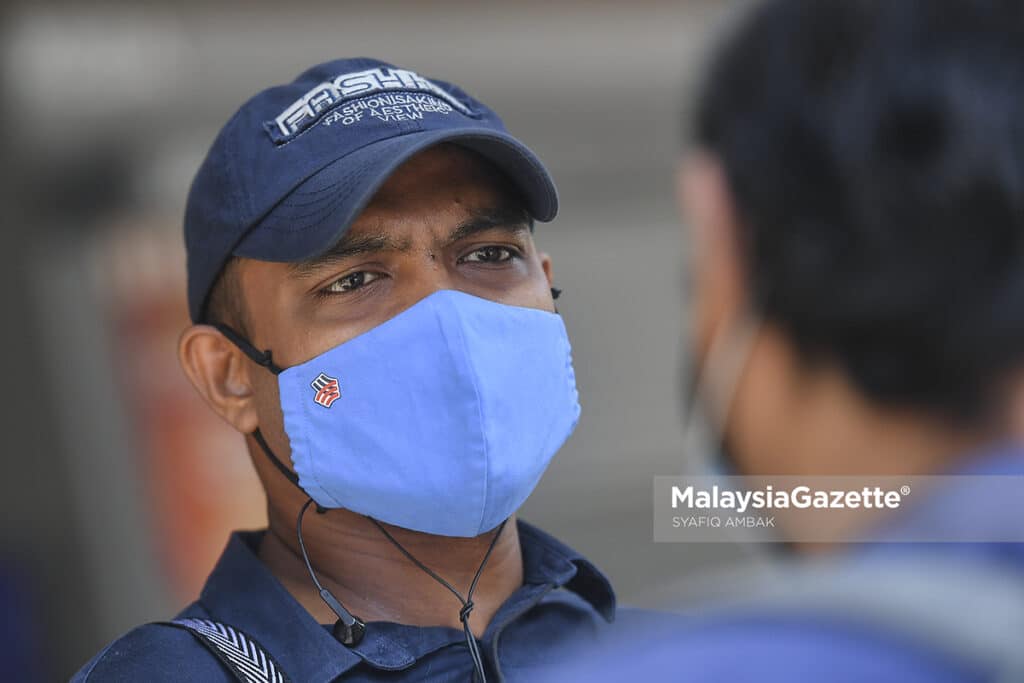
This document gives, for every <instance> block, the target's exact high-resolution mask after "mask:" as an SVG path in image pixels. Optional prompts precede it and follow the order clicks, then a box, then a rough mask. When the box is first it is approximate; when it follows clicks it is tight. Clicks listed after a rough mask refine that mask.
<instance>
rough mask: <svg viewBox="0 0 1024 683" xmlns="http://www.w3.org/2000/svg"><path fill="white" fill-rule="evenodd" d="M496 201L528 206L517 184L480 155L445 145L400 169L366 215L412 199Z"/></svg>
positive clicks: (431, 148)
mask: <svg viewBox="0 0 1024 683" xmlns="http://www.w3.org/2000/svg"><path fill="white" fill-rule="evenodd" d="M453 196H454V197H455V198H457V199H460V200H466V199H469V198H474V197H475V198H486V197H490V198H492V201H498V200H499V199H500V201H501V202H502V203H518V204H521V205H525V203H524V202H523V200H522V199H521V198H520V194H519V192H518V190H517V189H516V187H515V185H514V184H513V183H512V182H511V181H510V180H509V179H508V177H507V176H506V175H505V174H504V173H503V172H502V171H501V170H500V169H498V167H497V166H495V165H494V164H493V163H491V162H490V161H488V160H487V159H485V158H484V157H483V156H481V155H479V154H478V153H476V152H474V151H472V150H469V149H466V148H464V147H459V146H458V145H454V144H451V143H445V144H440V145H436V146H434V147H430V148H428V149H426V150H424V151H422V152H420V153H418V154H416V155H415V156H413V157H412V158H410V159H408V160H406V161H405V163H403V164H402V165H401V166H399V167H398V168H397V169H396V170H395V171H394V173H392V174H391V176H390V177H389V178H388V179H387V180H386V181H385V182H384V184H383V185H381V187H380V189H379V190H377V192H376V194H375V195H374V197H373V199H371V200H370V202H369V204H368V205H367V207H366V210H364V213H367V212H372V211H373V210H375V209H394V208H398V207H401V206H403V205H405V204H408V203H409V202H410V200H413V199H416V200H429V199H430V198H435V199H438V200H442V201H443V200H445V199H451V198H452V197H453Z"/></svg>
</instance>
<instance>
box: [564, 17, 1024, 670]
mask: <svg viewBox="0 0 1024 683" xmlns="http://www.w3.org/2000/svg"><path fill="white" fill-rule="evenodd" d="M1022 37H1024V6H1022V5H1021V3H1019V2H1008V1H1003V0H976V1H973V0H972V1H963V0H864V1H859V0H769V1H767V2H762V3H760V5H759V6H758V8H757V9H756V10H755V11H753V12H751V13H750V14H749V15H747V16H746V17H745V19H744V20H743V21H742V22H741V23H740V25H739V27H738V29H737V30H736V31H735V32H734V33H733V34H731V35H730V37H729V38H728V40H726V42H725V43H724V45H723V46H722V47H721V49H720V50H719V51H718V52H717V53H716V55H715V57H714V60H713V62H712V65H711V68H710V70H709V71H708V73H707V76H706V80H705V82H704V85H703V88H702V90H701V92H700V95H699V102H698V106H697V108H696V117H695V125H694V127H693V138H694V142H695V145H694V147H695V149H694V151H693V153H692V154H691V155H690V156H689V158H688V159H687V161H686V162H685V163H684V165H683V171H682V173H681V174H680V196H681V198H682V200H683V204H684V205H685V210H686V214H687V217H688V219H689V220H688V222H687V223H688V229H687V237H688V244H689V245H690V247H691V257H692V258H691V259H690V263H689V267H690V269H691V270H690V275H691V276H692V282H693V292H692V294H693V296H692V298H691V299H690V300H689V301H688V302H687V303H688V304H689V315H690V318H689V322H690V328H691V330H692V339H693V353H694V361H695V362H694V365H695V366H696V367H697V369H698V370H697V372H696V373H694V374H695V375H696V376H697V377H698V381H696V382H695V383H694V384H695V385H696V389H697V390H696V391H695V392H694V393H695V394H696V399H697V403H698V405H699V406H700V407H701V408H702V409H703V412H704V413H706V416H707V418H708V420H707V422H708V423H709V424H710V425H711V427H712V429H711V431H713V432H716V438H714V439H713V440H712V441H714V442H715V449H714V452H716V453H720V454H722V455H716V456H714V457H713V458H711V459H713V460H715V461H716V462H717V465H716V467H715V469H718V470H725V471H727V472H729V473H732V474H744V475H799V476H802V477H805V478H807V477H820V476H823V475H827V476H832V477H854V478H856V477H861V476H864V477H879V476H891V477H893V478H894V479H902V478H904V477H913V476H915V475H928V476H932V475H950V476H949V478H948V479H944V481H945V482H946V483H945V484H943V485H939V486H937V487H936V488H934V489H932V490H931V492H930V493H931V496H930V497H927V498H918V499H911V501H910V502H908V504H907V505H905V506H902V507H900V508H899V509H897V510H895V511H893V510H885V511H884V517H879V518H875V519H873V522H874V523H875V526H873V527H872V526H864V527H861V528H858V529H855V528H854V527H853V526H851V527H850V528H849V529H848V531H849V534H848V535H837V536H836V537H835V539H834V541H833V542H832V543H831V544H829V545H815V544H814V543H810V542H807V541H806V539H805V538H800V537H798V535H797V534H795V533H794V531H796V530H797V527H796V526H795V525H794V526H790V527H786V528H782V529H780V530H779V532H778V533H780V534H781V536H782V537H783V538H787V540H790V541H792V544H790V545H788V546H784V547H786V548H788V549H789V550H791V551H797V552H796V553H792V552H791V553H779V554H780V555H783V557H784V559H783V561H782V562H780V564H779V566H778V567H777V569H776V571H774V572H771V573H769V574H768V578H767V580H761V579H759V578H758V577H757V576H754V575H746V576H745V577H744V580H741V581H732V582H726V583H725V584H724V586H722V585H719V586H714V587H713V588H714V590H715V591H716V592H717V594H718V599H719V602H718V603H717V605H710V606H707V605H704V606H702V607H700V608H699V609H694V610H693V611H692V612H691V613H692V614H693V619H692V622H691V625H690V627H688V628H684V629H677V630H676V631H674V632H673V633H671V634H668V635H667V636H665V635H650V634H648V636H647V638H646V639H644V640H638V639H630V640H629V641H627V642H626V643H625V644H624V647H623V649H622V650H621V651H618V652H615V653H613V654H612V655H611V656H608V657H605V656H601V655H597V654H595V657H594V659H593V660H592V661H591V662H589V663H587V664H586V665H584V666H582V667H580V666H576V667H569V668H568V669H567V670H566V671H562V672H560V673H559V674H558V675H556V676H555V677H554V678H552V679H551V680H556V681H561V680H590V681H620V680H624V679H625V678H626V677H627V676H628V677H630V678H631V679H634V680H637V679H638V680H645V681H648V680H649V681H758V682H760V683H764V682H775V681H780V682H781V681H786V682H789V681H828V682H830V683H834V682H846V681H848V682H850V683H855V682H857V683H859V682H863V681H892V682H898V683H910V682H920V683H925V682H938V681H949V682H957V683H963V682H967V681H1007V682H1009V681H1024V653H1022V648H1021V643H1022V637H1024V542H1022V541H1024V531H1022V525H1024V495H1022V493H1024V484H1022V482H1024V477H1022V475H1024V446H1022V445H1021V441H1022V432H1021V418H1022V413H1021V401H1020V398H1021V395H1022V382H1021V378H1022V376H1024V375H1022V370H1024V127H1022V126H1024V40H1022ZM687 445H688V446H691V447H692V445H693V444H692V443H690V444H687ZM954 475H955V476H954ZM919 481H920V480H919ZM915 485H916V484H915ZM908 491H910V492H911V493H912V492H913V489H911V488H910V487H908ZM1008 492H1009V493H1010V495H1007V493H1008ZM925 495H927V494H925ZM879 522H880V523H879ZM814 530H815V529H811V531H814ZM787 535H788V536H787ZM760 538H761V539H762V540H763V539H764V538H765V537H764V536H761V537H760ZM851 539H856V540H860V541H866V542H864V543H846V542H845V541H849V540H851ZM772 547H773V548H776V549H779V548H780V547H783V546H772ZM810 551H816V552H814V553H812V552H810ZM812 555H822V556H825V557H827V558H828V559H827V560H825V561H824V562H823V563H820V564H819V563H817V562H811V561H810V560H808V557H810V556H812ZM708 585H709V584H708V583H705V584H704V586H705V587H708ZM686 588H687V586H685V585H683V584H681V586H680V589H681V590H680V592H682V590H685V589H686ZM700 597H706V595H705V596H700ZM680 604H685V603H682V602H681V603H680ZM544 680H548V679H546V678H545V679H544Z"/></svg>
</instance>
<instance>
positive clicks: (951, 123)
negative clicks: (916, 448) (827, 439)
mask: <svg viewBox="0 0 1024 683" xmlns="http://www.w3.org/2000/svg"><path fill="white" fill-rule="evenodd" d="M693 133H694V137H695V138H696V142H697V143H698V145H699V146H701V147H703V148H705V149H708V150H710V151H711V152H712V153H713V154H715V155H716V156H717V157H718V158H719V159H720V160H721V161H722V163H723V165H724V168H725V172H726V175H727V178H728V182H729V185H730V190H731V192H732V194H733V197H734V199H735V202H736V205H737V211H738V214H739V217H740V222H741V228H740V230H741V233H740V239H741V242H742V247H743V254H744V258H745V269H746V273H747V276H748V278H749V282H750V286H751V289H752V298H753V301H752V302H751V303H752V305H753V306H754V307H755V308H756V310H757V311H758V312H759V313H760V314H761V315H763V316H764V317H765V318H766V319H767V320H770V321H772V322H774V323H776V324H778V325H779V326H780V327H781V328H782V329H784V330H785V332H786V334H787V335H789V336H790V337H791V339H792V340H793V341H794V342H795V344H796V345H797V347H798V349H799V350H800V353H801V354H802V356H803V357H805V358H806V359H807V360H809V361H812V362H813V361H816V360H821V359H826V360H829V361H837V362H838V363H839V364H840V366H841V367H843V368H844V369H845V371H846V372H847V373H848V375H849V376H850V377H851V378H852V381H853V382H854V383H855V385H856V386H857V387H858V388H859V389H860V390H861V391H862V392H863V393H864V394H865V395H866V396H867V397H869V398H870V399H872V400H875V401H876V402H882V403H886V404H897V405H902V406H905V407H912V408H924V409H926V410H928V411H930V412H937V413H941V415H942V416H944V417H956V418H960V419H963V420H977V419H981V418H984V417H986V415H987V411H988V410H989V409H991V408H992V407H993V405H994V404H993V402H994V401H995V400H996V399H997V398H998V395H999V389H1000V387H1001V386H1002V384H1003V382H1002V380H1005V379H1007V374H1008V371H1010V370H1013V369H1015V368H1016V367H1017V366H1019V365H1020V364H1021V362H1022V359H1024V3H1022V2H1020V0H774V1H770V2H767V3H764V4H763V5H761V6H760V7H759V8H758V9H757V10H756V11H755V12H754V13H753V14H751V15H749V17H748V19H747V20H746V21H745V22H744V23H742V25H741V26H739V28H738V30H737V31H736V32H735V33H734V34H733V35H732V36H731V38H730V39H729V40H727V42H726V43H725V45H724V47H723V48H722V49H721V51H720V52H719V53H717V55H716V57H715V59H714V60H713V62H712V65H711V69H710V70H709V72H708V77H707V80H706V82H705V83H704V85H703V88H702V93H701V96H700V98H699V104H698V108H697V112H696V117H695V121H694V131H693Z"/></svg>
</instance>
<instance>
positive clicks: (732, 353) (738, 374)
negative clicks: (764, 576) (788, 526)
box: [683, 312, 766, 563]
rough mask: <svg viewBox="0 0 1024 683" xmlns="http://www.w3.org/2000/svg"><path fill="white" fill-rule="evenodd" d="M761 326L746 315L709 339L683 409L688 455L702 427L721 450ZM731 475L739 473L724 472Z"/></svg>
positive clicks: (750, 550)
mask: <svg viewBox="0 0 1024 683" xmlns="http://www.w3.org/2000/svg"><path fill="white" fill-rule="evenodd" d="M763 326H764V323H763V321H762V320H761V318H760V317H759V316H757V315H755V314H753V313H749V312H748V313H744V314H742V315H741V319H740V321H739V324H738V325H737V326H735V331H734V332H733V333H732V334H731V335H728V334H727V332H728V330H727V329H724V328H720V329H719V330H717V331H716V332H715V334H714V336H713V337H712V340H711V344H710V346H709V348H708V353H707V357H706V359H705V361H704V364H703V368H702V369H700V370H698V371H697V375H696V381H694V382H693V383H692V385H691V386H690V390H689V397H688V399H687V406H686V408H685V418H684V419H685V423H684V425H683V448H685V449H687V450H688V451H689V452H699V450H700V448H701V447H703V446H705V445H706V444H705V443H703V442H702V440H701V438H700V428H701V426H702V424H706V425H707V427H708V428H710V431H711V435H710V438H708V439H707V441H708V442H710V443H711V444H713V446H714V448H715V449H716V450H718V451H721V450H722V448H723V446H724V444H725V430H726V427H727V425H728V422H729V418H730V416H731V413H732V409H733V407H734V405H735V403H736V393H737V390H738V388H739V383H740V380H741V379H742V378H743V374H744V373H745V372H746V369H747V366H748V365H749V364H750V358H751V356H753V352H754V344H755V343H756V342H757V339H758V337H759V336H760V332H761V329H762V328H763ZM702 409H703V411H704V413H705V414H706V419H705V420H703V421H702V420H701V419H700V416H701V413H702ZM730 473H731V474H738V472H726V474H730ZM739 540H742V539H739ZM740 547H741V548H742V549H743V550H744V552H745V553H746V554H748V555H749V556H750V557H751V559H754V560H755V561H757V562H759V563H763V562H764V561H765V560H766V557H765V553H763V552H762V551H760V550H758V549H757V548H755V547H754V546H753V545H751V544H750V543H741V544H740Z"/></svg>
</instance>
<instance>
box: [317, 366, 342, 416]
mask: <svg viewBox="0 0 1024 683" xmlns="http://www.w3.org/2000/svg"><path fill="white" fill-rule="evenodd" d="M309 386H311V387H313V388H314V389H316V396H314V397H313V401H314V402H315V403H317V404H319V405H322V406H323V407H324V408H330V407H331V405H332V404H333V403H334V402H335V401H337V400H338V399H339V398H341V386H340V385H339V384H338V380H337V379H335V378H334V377H331V376H330V375H327V374H325V373H323V372H321V373H320V374H319V375H317V377H316V379H314V380H313V381H312V382H310V384H309Z"/></svg>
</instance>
